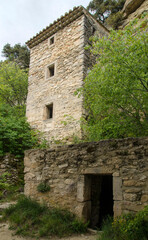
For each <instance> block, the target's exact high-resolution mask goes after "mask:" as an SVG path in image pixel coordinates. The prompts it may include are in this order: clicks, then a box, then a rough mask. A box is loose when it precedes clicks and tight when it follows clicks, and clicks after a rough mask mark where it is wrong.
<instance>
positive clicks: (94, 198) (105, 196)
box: [89, 175, 113, 229]
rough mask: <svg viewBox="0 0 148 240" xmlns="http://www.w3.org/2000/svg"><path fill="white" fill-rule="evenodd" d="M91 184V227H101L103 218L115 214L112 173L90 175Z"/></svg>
mask: <svg viewBox="0 0 148 240" xmlns="http://www.w3.org/2000/svg"><path fill="white" fill-rule="evenodd" d="M89 176H91V177H89V179H90V181H91V184H90V188H91V189H90V191H91V194H90V195H91V216H90V227H91V228H94V229H96V228H100V227H101V226H102V223H103V220H104V219H105V218H106V217H107V216H108V215H110V216H113V177H112V175H89Z"/></svg>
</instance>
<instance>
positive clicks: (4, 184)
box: [0, 172, 11, 192]
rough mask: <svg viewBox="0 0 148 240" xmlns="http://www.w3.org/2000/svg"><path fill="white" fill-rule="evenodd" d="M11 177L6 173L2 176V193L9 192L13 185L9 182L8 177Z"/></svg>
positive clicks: (0, 189)
mask: <svg viewBox="0 0 148 240" xmlns="http://www.w3.org/2000/svg"><path fill="white" fill-rule="evenodd" d="M8 176H10V173H8V172H5V173H3V174H2V175H1V176H0V192H1V191H3V190H9V189H10V187H11V184H10V183H8V182H7V177H8Z"/></svg>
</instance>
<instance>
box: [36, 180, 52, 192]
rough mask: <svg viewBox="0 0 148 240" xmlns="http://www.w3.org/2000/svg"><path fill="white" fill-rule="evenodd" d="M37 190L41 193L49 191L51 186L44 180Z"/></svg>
mask: <svg viewBox="0 0 148 240" xmlns="http://www.w3.org/2000/svg"><path fill="white" fill-rule="evenodd" d="M37 190H38V192H41V193H45V192H49V191H50V186H49V185H48V184H47V183H44V182H42V183H40V184H39V185H38V186H37Z"/></svg>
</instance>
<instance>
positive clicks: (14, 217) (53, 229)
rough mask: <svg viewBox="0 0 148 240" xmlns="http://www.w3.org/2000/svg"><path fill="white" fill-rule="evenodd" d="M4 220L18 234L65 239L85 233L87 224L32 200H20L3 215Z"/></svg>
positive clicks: (67, 213) (64, 211)
mask: <svg viewBox="0 0 148 240" xmlns="http://www.w3.org/2000/svg"><path fill="white" fill-rule="evenodd" d="M3 220H8V221H9V222H10V229H13V230H15V231H16V234H19V235H22V236H30V237H36V238H39V237H44V236H48V237H52V236H58V237H64V236H68V235H71V234H74V233H85V232H86V231H87V224H84V223H83V222H82V221H81V220H78V219H77V218H76V217H75V216H74V215H73V214H72V213H70V212H69V211H67V210H63V209H55V208H48V207H47V206H45V205H41V204H39V203H37V202H36V201H33V200H31V199H30V198H26V197H23V198H20V199H19V200H18V202H17V204H15V205H13V206H10V207H9V208H7V209H6V210H5V211H4V213H3Z"/></svg>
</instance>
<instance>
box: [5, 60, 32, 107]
mask: <svg viewBox="0 0 148 240" xmlns="http://www.w3.org/2000/svg"><path fill="white" fill-rule="evenodd" d="M27 86H28V74H27V73H26V71H25V70H23V69H20V67H19V66H18V65H17V64H15V63H13V62H10V63H7V62H2V63H1V64H0V101H1V102H3V103H7V104H9V105H10V106H11V107H12V106H15V105H24V104H25V103H26V97H27Z"/></svg>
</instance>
